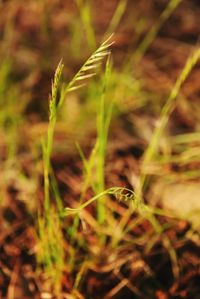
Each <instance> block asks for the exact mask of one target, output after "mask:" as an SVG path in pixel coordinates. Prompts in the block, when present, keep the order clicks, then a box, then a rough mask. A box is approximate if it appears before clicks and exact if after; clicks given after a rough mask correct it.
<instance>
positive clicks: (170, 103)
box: [136, 48, 200, 200]
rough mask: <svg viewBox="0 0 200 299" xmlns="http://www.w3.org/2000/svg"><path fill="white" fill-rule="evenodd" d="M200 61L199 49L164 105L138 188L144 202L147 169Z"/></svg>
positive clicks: (145, 158) (147, 151)
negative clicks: (190, 75)
mask: <svg viewBox="0 0 200 299" xmlns="http://www.w3.org/2000/svg"><path fill="white" fill-rule="evenodd" d="M199 59H200V48H197V49H196V50H195V51H194V52H193V53H192V55H190V56H189V58H188V59H187V61H186V64H185V66H184V68H183V70H182V72H181V74H180V76H179V77H178V79H177V80H176V83H175V85H174V87H173V88H172V90H171V92H170V95H169V97H168V99H167V101H166V104H165V105H164V107H163V109H162V111H161V114H160V118H159V120H158V122H157V126H156V128H155V130H154V132H153V136H152V138H151V143H150V144H149V146H148V148H147V150H146V152H145V155H144V159H143V163H142V167H141V178H140V183H139V185H138V187H137V192H136V193H137V197H138V199H139V200H142V189H143V187H144V185H145V183H146V177H147V176H146V174H145V167H146V165H147V164H148V163H149V162H150V161H151V160H152V159H153V157H154V155H155V154H156V152H157V150H158V147H159V142H160V138H161V137H162V134H163V131H164V129H165V127H166V125H167V122H168V119H169V116H170V114H171V112H172V110H173V108H174V105H175V100H176V98H177V96H178V93H179V91H180V88H181V86H182V84H183V83H184V82H185V80H186V79H187V77H188V75H189V74H190V72H191V71H192V69H193V68H194V66H195V65H196V63H197V62H198V61H199Z"/></svg>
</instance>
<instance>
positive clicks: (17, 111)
mask: <svg viewBox="0 0 200 299" xmlns="http://www.w3.org/2000/svg"><path fill="white" fill-rule="evenodd" d="M181 2H182V1H181V0H177V1H176V0H171V1H169V3H168V5H167V6H166V8H165V9H164V11H163V13H161V15H160V17H159V18H158V20H156V22H155V24H154V25H153V26H152V28H151V29H150V31H149V33H147V34H146V35H145V37H144V38H143V39H142V36H141V40H142V42H141V43H140V44H139V46H138V47H137V48H136V49H135V50H134V52H133V53H132V54H131V56H130V55H129V54H128V55H127V56H126V57H125V59H124V61H125V62H123V63H120V64H122V65H120V69H117V68H116V67H115V64H114V62H113V59H112V56H111V49H112V48H114V43H113V40H114V39H115V35H114V36H113V35H111V36H110V37H109V38H104V39H103V40H105V41H104V42H103V43H101V44H100V46H99V47H98V48H97V50H95V49H96V45H97V38H96V34H95V32H96V31H95V26H94V24H93V21H94V20H92V16H93V13H92V12H93V9H94V6H93V5H94V3H93V2H92V1H82V0H81V1H80V0H75V1H74V3H75V6H76V8H78V14H79V18H78V19H77V20H73V22H72V23H73V24H71V26H72V27H73V26H74V27H73V28H71V31H70V32H75V33H76V36H74V37H73V39H72V50H77V52H76V51H75V52H76V53H74V56H73V55H72V56H73V57H77V56H79V55H81V54H82V49H81V48H80V49H78V47H77V45H79V46H80V45H81V42H80V40H81V38H83V39H84V41H85V44H86V45H87V46H86V48H87V47H88V49H89V50H90V52H92V54H91V55H90V56H89V58H88V59H86V60H85V62H84V63H83V64H82V66H81V67H80V69H79V70H78V71H77V72H76V73H75V75H74V77H72V79H71V80H68V82H69V83H66V81H67V79H66V78H67V77H69V73H67V70H66V67H65V66H64V64H63V61H65V59H63V60H61V61H60V62H59V64H58V66H57V68H56V71H55V75H54V78H53V81H52V86H51V94H50V96H49V107H48V113H49V115H48V120H47V123H46V126H45V134H44V136H42V140H41V147H40V148H39V149H38V148H37V147H36V146H35V151H36V154H35V156H34V162H36V163H38V166H37V167H38V168H39V170H38V181H39V182H38V189H39V190H40V195H38V194H35V199H36V202H37V204H36V209H37V220H36V221H35V222H37V224H36V227H37V228H36V229H37V238H36V245H35V247H34V248H32V252H34V255H36V257H37V267H38V271H37V273H38V278H37V279H38V280H37V281H40V277H41V276H42V277H43V279H44V280H45V283H44V287H43V285H41V284H42V283H41V284H40V283H38V289H39V293H40V294H41V295H42V296H44V297H45V296H47V297H48V296H49V297H51V296H55V297H56V298H64V297H66V298H94V297H95V296H96V293H98V292H99V296H102V298H108V297H109V298H113V297H114V296H115V295H116V294H118V293H119V294H120V292H121V291H122V290H123V288H125V287H127V289H128V290H129V291H130V290H131V292H132V295H133V296H134V298H146V297H147V298H154V296H155V294H156V291H157V290H161V289H162V290H166V286H163V285H162V283H161V282H160V280H159V277H158V276H159V275H158V272H159V270H158V272H157V268H156V265H151V262H147V261H149V260H151V255H152V256H154V255H155V256H156V257H157V258H158V257H159V254H160V256H161V258H160V259H161V263H159V261H158V263H157V264H158V267H159V266H160V265H161V267H162V262H163V263H166V260H167V263H168V264H169V265H170V266H169V268H170V271H171V272H172V273H173V276H174V281H179V279H180V276H181V275H182V273H183V269H182V268H181V262H180V259H179V255H180V252H179V251H178V249H177V248H178V246H180V243H181V242H182V243H184V242H185V241H186V240H187V236H186V235H183V236H182V237H180V236H177V235H176V231H175V232H174V234H173V223H175V222H176V221H177V219H176V218H177V216H176V215H175V214H174V213H173V212H170V211H166V210H165V209H163V208H162V207H160V206H157V205H154V204H153V203H152V202H151V195H152V193H153V187H154V184H155V182H156V181H157V180H158V182H159V180H161V181H162V182H164V181H165V179H166V180H169V181H170V182H171V181H172V182H175V181H179V180H180V178H181V180H182V181H183V180H184V182H185V183H187V182H188V181H190V180H191V179H192V180H194V179H199V171H198V169H195V170H193V169H190V167H191V165H193V164H195V163H199V152H200V148H199V133H198V127H199V124H198V120H197V116H196V119H195V125H196V131H194V132H189V133H180V134H175V135H173V136H171V135H170V131H169V132H166V129H167V125H168V123H170V124H171V119H170V117H171V115H172V112H173V111H174V109H175V107H177V106H178V105H179V95H180V93H181V88H182V86H183V84H184V83H187V82H186V81H188V79H189V75H190V74H191V73H192V71H193V70H194V68H195V66H196V65H197V63H198V61H199V58H200V50H199V48H196V49H194V51H193V52H192V54H191V55H190V56H189V58H188V59H187V60H186V63H185V65H184V67H183V68H182V71H181V72H180V75H179V76H178V78H177V79H176V81H175V83H174V85H173V87H172V88H171V90H170V91H169V96H168V97H167V100H166V102H165V103H164V105H163V99H162V100H160V98H159V97H154V96H155V94H154V93H153V92H152V94H150V93H149V92H148V89H145V80H146V78H145V77H144V78H143V77H142V78H140V77H139V76H136V74H135V75H134V76H133V75H132V74H131V72H130V67H131V66H133V65H134V66H135V73H137V65H138V64H139V62H141V61H142V58H143V56H144V55H145V54H146V52H147V51H148V49H149V47H150V46H151V44H152V43H153V41H154V40H155V38H156V36H157V35H158V33H159V30H160V28H161V27H162V26H163V25H164V23H165V22H166V20H167V19H168V18H169V17H170V16H171V15H172V13H173V11H174V10H175V9H176V8H177V7H178V5H179V4H180V3H181ZM43 5H44V6H45V2H44V3H43ZM128 5H129V4H128V1H126V0H120V1H118V4H117V6H116V9H115V11H114V13H113V14H112V18H111V21H110V23H109V24H108V26H107V29H106V30H105V31H106V33H105V35H104V34H103V35H104V37H105V36H107V35H110V34H111V32H113V31H117V29H118V27H120V24H121V22H122V20H123V16H126V14H127V8H128ZM49 12H50V10H49ZM49 12H48V16H47V18H46V19H43V23H42V26H43V27H44V28H43V31H44V35H45V36H46V37H48V34H49V32H50V30H51V26H50V22H51V17H50V13H49ZM80 24H81V26H83V31H84V34H83V35H84V37H83V36H82V34H81V33H80V32H79V31H80ZM75 45H76V47H77V49H74V47H75ZM69 48H70V45H69ZM83 52H84V54H85V49H83ZM76 54H77V55H76ZM127 61H128V62H127ZM135 62H137V64H136V63H135ZM46 63H47V64H46V66H45V69H48V61H47V62H46ZM12 69H13V65H12V62H11V60H9V58H8V59H7V60H5V61H3V62H1V65H0V101H1V102H0V105H1V108H2V111H1V112H0V127H1V131H2V132H4V131H5V132H6V134H7V137H6V145H7V148H6V158H5V160H6V161H10V160H13V161H15V159H17V157H18V156H19V157H21V156H22V157H23V154H24V152H26V151H27V148H26V147H25V145H24V143H25V142H23V140H22V136H19V137H18V136H17V133H18V131H19V128H18V127H19V125H22V126H23V124H24V123H25V125H27V126H29V127H30V126H31V125H30V124H28V122H27V123H26V119H25V115H26V112H25V109H26V108H27V102H26V101H25V100H23V97H22V101H21V103H20V105H19V104H18V100H19V94H20V88H19V86H18V84H12V71H13V70H12ZM140 74H141V73H140ZM34 78H35V77H34V76H33V78H32V77H30V78H29V80H27V81H26V80H25V83H24V85H25V86H29V84H30V82H32V81H31V80H33V81H34V80H35V79H34ZM88 81H89V82H88ZM27 82H28V83H27ZM22 90H23V86H22ZM151 97H152V99H150V100H149V98H151ZM161 97H162V98H163V95H162V96H161ZM181 99H182V97H181V96H180V100H181ZM73 100H75V101H76V104H77V110H78V112H77V115H78V116H77V118H76V119H75V120H73V125H74V127H77V129H76V130H77V131H78V132H79V133H81V134H82V135H83V142H82V141H81V140H80V142H76V149H77V151H76V153H72V155H71V156H70V157H74V156H77V155H79V162H77V161H76V162H77V163H79V164H80V161H82V166H81V167H82V168H81V170H82V179H80V173H79V171H80V166H79V170H78V171H77V169H76V167H77V164H75V166H74V169H73V159H72V161H68V160H67V162H65V159H66V158H67V157H68V155H69V154H68V153H67V152H66V148H65V147H64V146H63V144H62V143H68V142H69V137H67V136H66V135H67V133H66V132H68V131H67V130H68V129H70V125H71V123H70V120H69V119H65V116H66V113H65V109H69V111H68V115H69V114H70V113H72V111H70V107H72V106H70V105H69V106H68V104H69V102H70V101H73ZM185 101H187V99H185ZM188 105H189V104H188ZM149 110H150V111H149ZM94 114H95V116H94ZM152 114H153V117H154V120H156V119H157V121H156V122H155V123H156V125H155V129H154V130H153V131H152V133H151V134H149V133H148V134H147V135H148V136H149V137H148V138H149V143H148V144H147V140H148V139H147V140H145V139H144V138H143V137H142V136H144V135H145V134H144V135H142V133H143V132H142V131H145V130H148V129H149V125H148V123H147V125H146V124H145V122H144V123H142V124H144V125H143V126H142V125H141V128H139V130H137V128H136V126H134V125H135V124H133V125H132V124H131V120H132V117H133V121H134V119H135V118H134V117H135V116H137V117H138V119H140V118H141V119H142V120H143V119H144V120H145V117H146V115H148V116H149V118H150V117H152ZM149 118H148V117H147V121H148V120H149ZM88 120H89V121H88ZM120 122H121V123H123V126H124V128H123V132H124V131H125V132H126V133H127V132H128V133H127V135H128V134H129V136H131V137H130V139H131V141H130V140H129V139H128V137H127V135H126V134H124V135H123V134H122V133H121V127H120V126H121V125H120ZM61 123H62V126H61V125H60V124H61ZM91 123H92V126H95V124H96V129H95V130H94V128H92V130H87V129H85V128H84V127H87V126H88V124H89V125H90V124H91ZM150 125H151V123H150ZM90 126H91V125H90ZM29 127H28V130H29ZM65 127H66V128H67V129H65ZM74 127H73V128H74ZM63 128H64V129H63ZM73 128H72V129H71V130H72V131H73ZM22 129H23V128H22ZM110 130H111V140H112V138H113V137H112V134H113V132H114V131H115V130H117V132H115V134H114V140H113V143H112V142H111V143H112V144H115V142H116V141H117V140H116V139H118V137H119V140H120V137H121V134H122V141H121V143H120V146H118V147H120V148H119V149H118V150H119V154H117V153H116V151H113V152H112V147H111V146H110V144H109V131H110ZM118 130H119V132H118ZM91 131H92V133H93V134H94V131H95V137H93V138H89V137H87V136H89V135H90V132H91ZM148 132H149V131H148ZM1 134H2V133H1ZM22 134H23V130H22ZM27 136H28V134H27ZM60 136H61V137H62V138H63V136H64V138H63V139H62V138H61V137H60ZM116 136H117V138H116ZM20 138H21V139H20ZM59 138H61V139H59ZM87 138H89V139H87ZM18 139H19V142H21V143H22V145H21V147H20V146H19V145H18ZM37 139H39V138H37ZM88 140H89V141H88ZM134 140H136V145H135V143H134ZM162 140H164V142H163V143H162V144H161V141H162ZM139 141H140V142H141V144H142V150H141V148H140V150H141V152H142V153H141V154H140V157H139V158H138V159H136V158H134V159H135V160H131V159H132V157H135V156H134V155H135V148H136V149H137V146H138V144H139ZM37 143H38V140H37ZM129 143H130V144H131V145H129ZM29 144H30V141H29V139H28V138H27V145H26V146H27V147H28V146H30V147H31V145H29ZM84 144H86V145H87V146H84ZM163 144H164V145H163ZM126 147H127V148H128V149H126ZM138 147H139V146H138ZM145 147H146V148H145ZM24 148H25V149H24ZM41 148H42V150H41ZM41 151H42V157H41ZM73 151H74V148H73ZM136 152H137V151H136ZM132 153H133V154H132ZM107 154H108V155H107ZM62 155H63V156H62ZM58 157H59V158H60V157H61V160H62V161H61V164H62V165H59V162H58V165H57V164H56V163H57V162H56V159H58ZM109 159H110V160H111V161H112V162H109V161H110V160H109ZM112 159H113V160H112ZM76 160H78V158H76ZM58 161H59V159H58ZM124 161H126V163H124ZM2 163H4V161H3V162H2ZM111 163H113V164H111ZM174 163H176V164H178V166H179V167H182V168H183V170H182V171H180V172H179V173H176V172H175V171H173V170H172V166H173V164H174ZM31 165H32V164H31ZM110 165H111V166H110ZM121 165H122V166H121ZM127 165H128V166H127ZM135 165H136V166H137V167H136V170H135ZM115 166H116V169H117V170H115ZM187 166H188V169H184V167H187ZM6 167H7V169H6V171H5V168H6ZM6 167H4V170H3V171H5V173H7V172H9V171H11V170H12V166H9V165H8V164H7V166H6ZM9 167H10V168H9ZM109 167H110V168H109ZM21 172H22V174H21V177H23V178H24V180H23V184H24V185H25V184H27V186H28V183H26V182H28V181H29V180H30V181H31V180H33V178H32V177H31V175H32V174H30V173H29V172H28V174H26V172H27V170H26V169H25V170H23V167H22V169H21ZM115 172H117V174H116V173H115ZM41 177H42V178H43V181H42V179H41ZM124 177H125V179H124ZM34 180H35V177H34ZM40 180H41V181H42V183H40ZM123 180H124V181H125V182H126V183H124V181H123ZM21 181H22V180H21ZM21 181H20V177H18V178H15V180H14V182H17V183H18V184H16V186H17V188H20V184H19V182H21ZM63 182H64V183H63ZM119 182H120V185H119V186H118V183H119ZM0 184H1V185H2V186H3V188H2V190H1V197H2V198H4V197H5V198H6V191H5V189H6V187H9V186H6V184H7V182H6V179H5V178H4V180H2V181H1V180H0ZM39 184H41V185H39ZM125 184H126V185H125ZM63 185H64V187H63ZM124 185H125V186H124ZM27 186H26V190H27V189H29V187H27ZM42 188H43V190H42V191H43V194H42V195H41V189H42ZM75 190H78V191H75ZM29 191H30V190H29ZM12 192H13V191H12V189H11V193H12ZM14 192H15V191H14ZM14 192H13V194H15V193H14ZM38 193H39V192H38ZM26 194H29V193H28V191H27V193H26ZM20 195H21V193H20V191H19V197H20ZM17 196H18V195H17ZM37 196H38V197H42V200H41V203H39V200H38V199H37ZM27 197H28V195H27ZM160 197H161V194H160ZM15 200H18V199H15ZM1 202H3V200H1ZM17 213H18V214H19V211H18V212H17ZM18 214H17V215H18ZM30 214H31V213H30ZM17 217H18V216H17ZM31 217H33V216H31ZM179 220H180V221H184V220H185V219H184V217H182V218H181V217H180V218H179ZM177 234H178V233H177ZM193 234H194V229H193V227H192V226H191V228H190V230H189V231H188V236H189V238H191V239H192V238H193V237H194V235H193ZM157 252H159V253H157ZM134 254H135V256H136V257H135V256H134ZM157 254H158V255H157ZM149 257H150V258H149ZM137 265H138V266H137ZM150 265H151V266H150ZM137 267H138V268H137ZM163 269H164V270H163V271H165V269H168V266H166V265H165V266H163ZM3 271H4V270H3ZM7 272H8V271H7ZM110 273H111V274H110ZM129 273H131V274H130V275H129ZM131 275H133V276H134V275H135V276H134V277H135V278H132V276H131ZM143 276H144V277H145V279H144V280H143V279H142V278H141V279H140V278H139V279H138V277H143ZM98 277H102V278H98ZM107 277H109V279H111V282H110V285H109V286H108V288H109V289H108V290H107V286H106V283H105V284H104V281H108V279H107ZM170 277H171V276H170ZM138 280H139V282H138ZM149 281H150V282H149ZM99 282H100V290H99V289H98V283H99ZM155 285H156V287H155ZM12 287H13V286H12V285H11V290H12ZM94 289H95V292H94ZM106 294H107V295H106ZM63 296H64V297H63ZM106 296H107V297H106ZM95 298H96V297H95Z"/></svg>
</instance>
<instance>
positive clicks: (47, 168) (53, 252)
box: [38, 37, 112, 293]
mask: <svg viewBox="0 0 200 299" xmlns="http://www.w3.org/2000/svg"><path fill="white" fill-rule="evenodd" d="M110 39H111V37H110V38H108V39H107V40H106V41H105V42H103V43H102V44H101V45H100V47H99V48H98V49H97V50H96V51H95V52H94V53H93V54H92V55H91V56H90V57H89V58H88V60H87V61H86V62H85V63H84V65H83V66H82V67H81V68H80V70H79V71H78V72H77V74H76V75H75V76H74V78H73V79H72V80H71V81H70V82H69V84H67V85H66V84H63V83H62V71H63V67H64V65H63V64H62V62H60V63H59V64H58V67H57V69H56V72H55V76H54V80H53V82H52V90H51V96H50V100H49V125H48V131H47V137H46V140H43V142H42V149H43V163H44V211H43V212H41V211H40V213H39V217H38V230H39V247H40V250H39V251H38V261H39V263H40V264H43V266H44V268H45V271H46V272H47V274H49V273H51V272H52V271H53V272H54V270H53V269H54V268H55V269H56V271H55V276H54V277H52V276H50V278H51V279H52V285H53V288H54V289H55V291H56V293H59V291H60V287H61V279H60V278H61V276H62V273H63V266H64V264H65V263H64V253H63V248H64V238H63V232H62V218H61V217H60V211H61V209H62V202H61V199H60V197H59V192H58V189H57V185H56V181H55V178H54V176H53V170H52V168H51V155H52V151H53V139H54V131H55V126H56V122H57V118H58V115H59V110H60V109H61V107H62V105H63V103H64V100H65V97H66V95H67V94H68V93H69V92H72V91H74V90H77V89H79V88H81V87H83V86H85V83H81V82H85V80H87V79H89V78H91V77H93V76H94V75H95V74H96V72H95V69H96V68H97V67H98V66H99V65H100V64H101V62H102V60H103V58H105V57H106V56H107V55H109V53H110V52H109V47H110V46H111V44H112V43H111V42H110ZM50 177H52V179H53V180H52V181H50ZM51 188H52V189H53V191H54V195H55V198H56V202H55V203H54V207H53V206H52V205H51V203H50V189H51ZM55 224H56V227H55ZM59 282H60V284H59Z"/></svg>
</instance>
